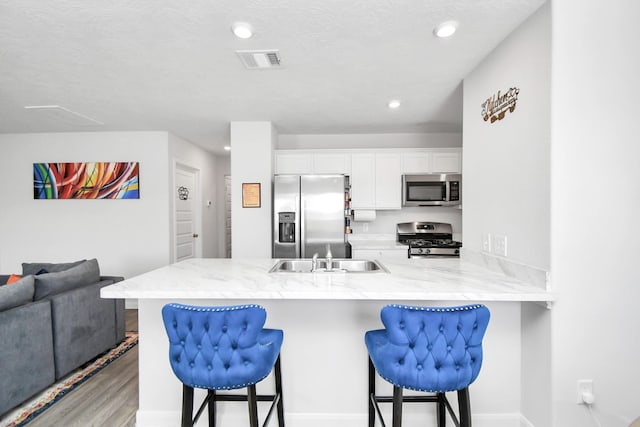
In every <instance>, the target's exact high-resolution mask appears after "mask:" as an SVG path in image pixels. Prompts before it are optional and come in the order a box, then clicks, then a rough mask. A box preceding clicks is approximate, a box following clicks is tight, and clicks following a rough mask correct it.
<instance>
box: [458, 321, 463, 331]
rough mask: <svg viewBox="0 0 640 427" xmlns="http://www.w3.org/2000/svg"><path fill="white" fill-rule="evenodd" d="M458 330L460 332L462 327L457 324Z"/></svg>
mask: <svg viewBox="0 0 640 427" xmlns="http://www.w3.org/2000/svg"><path fill="white" fill-rule="evenodd" d="M458 330H459V331H461V330H462V325H461V324H460V323H458Z"/></svg>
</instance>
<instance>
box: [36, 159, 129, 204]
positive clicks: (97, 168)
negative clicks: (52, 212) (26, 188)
mask: <svg viewBox="0 0 640 427" xmlns="http://www.w3.org/2000/svg"><path fill="white" fill-rule="evenodd" d="M139 175H140V165H139V164H138V162H95V163H34V164H33V198H34V199H139V198H140V177H139Z"/></svg>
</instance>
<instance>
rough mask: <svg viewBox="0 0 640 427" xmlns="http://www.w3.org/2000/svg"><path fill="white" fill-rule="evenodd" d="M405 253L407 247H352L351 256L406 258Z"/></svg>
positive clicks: (381, 258)
mask: <svg viewBox="0 0 640 427" xmlns="http://www.w3.org/2000/svg"><path fill="white" fill-rule="evenodd" d="M407 253H408V247H407V248H399V249H352V251H351V256H352V258H354V259H380V260H384V259H407V257H408V255H407ZM383 264H384V262H383Z"/></svg>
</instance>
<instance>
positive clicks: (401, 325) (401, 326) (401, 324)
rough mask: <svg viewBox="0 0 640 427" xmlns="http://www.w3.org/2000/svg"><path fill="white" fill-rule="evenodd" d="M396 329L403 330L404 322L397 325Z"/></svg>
mask: <svg viewBox="0 0 640 427" xmlns="http://www.w3.org/2000/svg"><path fill="white" fill-rule="evenodd" d="M398 327H399V328H400V329H404V322H403V321H400V323H398Z"/></svg>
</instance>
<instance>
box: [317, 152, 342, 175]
mask: <svg viewBox="0 0 640 427" xmlns="http://www.w3.org/2000/svg"><path fill="white" fill-rule="evenodd" d="M313 173H317V174H324V173H326V174H331V173H341V174H345V175H349V174H350V173H351V155H350V154H347V153H332V152H328V153H317V152H316V153H313Z"/></svg>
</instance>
